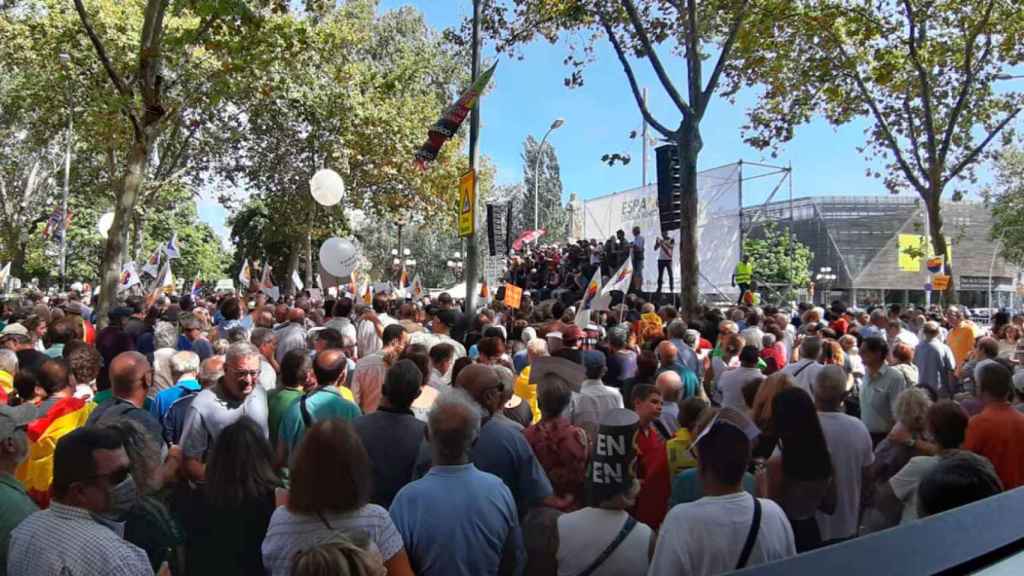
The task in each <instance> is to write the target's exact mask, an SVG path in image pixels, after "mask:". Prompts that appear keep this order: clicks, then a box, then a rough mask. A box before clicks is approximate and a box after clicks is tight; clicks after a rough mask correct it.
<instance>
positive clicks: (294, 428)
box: [277, 348, 362, 464]
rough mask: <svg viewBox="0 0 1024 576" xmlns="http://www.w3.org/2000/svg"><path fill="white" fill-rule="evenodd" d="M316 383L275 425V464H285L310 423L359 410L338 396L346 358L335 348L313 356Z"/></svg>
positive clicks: (353, 415) (349, 416)
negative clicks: (276, 435)
mask: <svg viewBox="0 0 1024 576" xmlns="http://www.w3.org/2000/svg"><path fill="white" fill-rule="evenodd" d="M313 374H314V375H315V376H316V386H314V387H312V388H307V390H306V393H305V394H303V395H302V396H301V397H300V398H299V399H298V400H296V401H295V402H294V403H292V405H291V407H290V408H288V411H287V412H285V414H284V418H282V419H281V426H280V428H278V432H277V434H278V441H277V457H278V463H279V464H287V463H288V462H289V461H290V460H291V457H292V455H293V454H295V452H296V450H297V449H298V447H299V442H301V441H302V437H303V436H304V435H305V434H306V430H307V429H309V428H312V427H313V425H314V424H316V423H317V422H320V421H323V420H329V419H331V418H340V419H342V420H354V419H355V418H357V417H358V416H360V415H361V414H362V412H361V411H360V410H359V407H358V406H356V405H355V403H353V402H351V401H349V400H346V399H344V398H342V397H341V393H340V392H338V388H339V387H341V386H344V385H345V382H346V380H347V377H348V362H347V359H346V358H345V353H344V352H342V351H341V350H338V349H336V348H335V349H329V350H324V351H323V352H320V353H319V354H317V355H316V359H315V360H313Z"/></svg>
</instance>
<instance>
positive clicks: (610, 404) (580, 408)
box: [572, 350, 623, 439]
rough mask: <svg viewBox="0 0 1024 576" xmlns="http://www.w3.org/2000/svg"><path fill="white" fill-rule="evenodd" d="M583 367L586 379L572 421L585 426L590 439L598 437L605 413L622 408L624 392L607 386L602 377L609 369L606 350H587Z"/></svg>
mask: <svg viewBox="0 0 1024 576" xmlns="http://www.w3.org/2000/svg"><path fill="white" fill-rule="evenodd" d="M583 367H584V370H586V379H585V380H583V383H582V384H580V393H579V396H578V397H577V398H576V407H575V409H574V411H573V415H572V423H573V424H575V425H577V426H579V427H581V428H583V429H584V430H585V431H586V432H587V437H588V438H590V439H595V438H597V428H598V424H599V423H600V422H601V420H602V419H603V418H604V416H605V414H607V413H608V412H610V411H612V410H614V409H616V408H622V407H623V403H622V393H621V392H619V391H618V390H616V389H615V388H612V387H611V386H605V384H604V381H602V378H603V377H604V374H605V371H606V370H607V360H606V359H605V356H604V352H601V351H599V350H587V351H586V352H584V355H583Z"/></svg>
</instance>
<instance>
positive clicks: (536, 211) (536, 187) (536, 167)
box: [533, 127, 554, 230]
mask: <svg viewBox="0 0 1024 576" xmlns="http://www.w3.org/2000/svg"><path fill="white" fill-rule="evenodd" d="M552 130H554V127H552V128H548V131H547V132H545V133H544V137H543V138H541V139H540V146H538V147H537V158H536V159H534V161H533V229H534V230H540V158H541V155H542V154H543V153H544V144H545V143H546V142H547V141H548V136H551V131H552Z"/></svg>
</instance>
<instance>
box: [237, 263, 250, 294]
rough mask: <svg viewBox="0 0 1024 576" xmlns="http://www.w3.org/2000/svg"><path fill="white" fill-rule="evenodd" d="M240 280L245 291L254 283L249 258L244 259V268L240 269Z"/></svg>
mask: <svg viewBox="0 0 1024 576" xmlns="http://www.w3.org/2000/svg"><path fill="white" fill-rule="evenodd" d="M238 282H239V283H240V284H241V285H242V287H241V289H242V290H244V291H248V290H249V285H250V284H252V267H251V266H249V259H248V258H246V259H245V260H244V261H242V269H241V270H239V271H238Z"/></svg>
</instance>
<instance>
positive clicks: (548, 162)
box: [512, 136, 569, 242]
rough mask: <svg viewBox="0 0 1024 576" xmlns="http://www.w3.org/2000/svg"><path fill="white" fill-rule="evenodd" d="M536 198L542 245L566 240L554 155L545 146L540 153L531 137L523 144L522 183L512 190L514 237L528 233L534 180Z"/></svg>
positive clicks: (552, 147)
mask: <svg viewBox="0 0 1024 576" xmlns="http://www.w3.org/2000/svg"><path fill="white" fill-rule="evenodd" d="M538 157H539V171H538V172H539V176H540V178H539V181H537V182H536V184H538V186H537V192H538V196H539V197H540V202H539V204H540V214H539V220H540V224H539V227H540V228H543V229H544V230H545V234H544V241H545V242H562V241H564V240H565V238H566V232H567V231H568V225H569V219H568V216H567V215H566V212H565V207H564V206H563V205H562V175H561V173H560V171H559V168H558V155H557V153H556V152H555V148H554V146H552V145H551V143H550V142H546V143H545V146H544V149H543V150H540V146H539V142H537V140H535V139H534V138H533V136H527V137H526V141H525V142H523V153H522V159H523V183H522V186H521V187H518V188H516V190H515V192H516V196H515V204H514V207H513V214H512V229H513V230H514V231H515V232H514V233H516V234H518V233H520V232H522V231H524V230H532V229H533V228H534V225H533V211H534V208H533V205H534V184H535V181H534V177H535V174H537V173H538V172H535V171H534V168H536V167H538Z"/></svg>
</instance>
